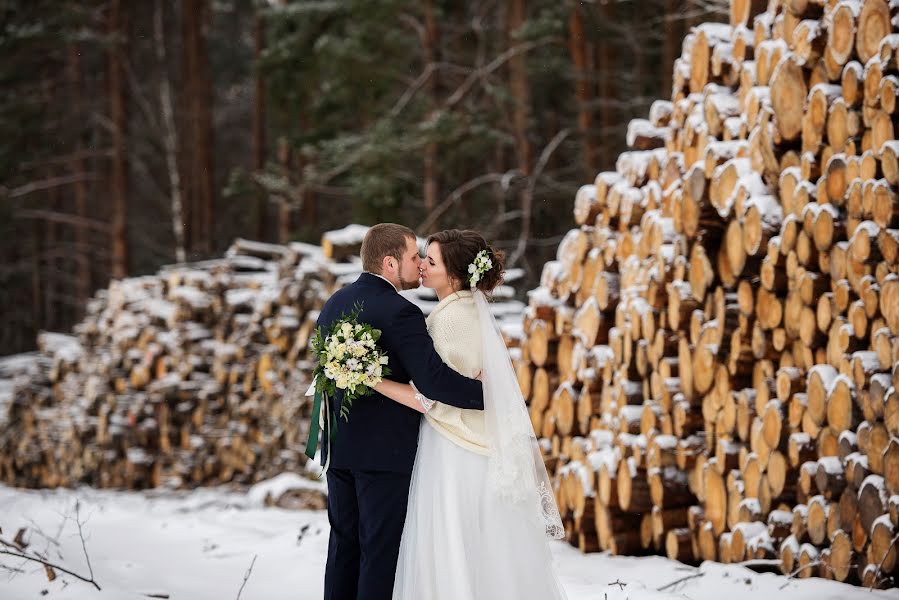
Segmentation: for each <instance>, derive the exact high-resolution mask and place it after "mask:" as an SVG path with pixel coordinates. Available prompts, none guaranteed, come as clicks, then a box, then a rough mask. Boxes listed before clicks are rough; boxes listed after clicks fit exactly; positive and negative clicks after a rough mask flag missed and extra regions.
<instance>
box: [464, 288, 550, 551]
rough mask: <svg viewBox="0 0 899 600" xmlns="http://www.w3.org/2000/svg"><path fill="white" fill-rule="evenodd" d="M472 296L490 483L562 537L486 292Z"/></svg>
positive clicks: (495, 489) (547, 480) (530, 430)
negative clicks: (479, 348) (477, 325)
mask: <svg viewBox="0 0 899 600" xmlns="http://www.w3.org/2000/svg"><path fill="white" fill-rule="evenodd" d="M474 298H475V304H476V305H477V307H478V318H479V319H478V320H479V322H480V327H481V340H482V345H483V360H484V366H483V375H482V379H483V382H484V416H485V421H486V427H487V436H488V439H489V440H490V454H489V456H488V467H487V468H488V471H487V472H488V482H489V485H490V487H491V489H492V490H493V491H494V492H495V493H497V494H498V495H499V496H500V498H502V499H503V500H505V501H508V502H511V503H516V504H517V503H529V504H531V506H533V509H534V511H533V515H534V520H535V522H536V523H537V524H538V525H541V526H542V527H543V528H544V530H545V532H546V535H547V536H549V537H551V538H555V539H559V538H562V537H564V536H565V529H564V527H563V526H562V518H561V516H560V515H559V508H558V506H557V505H556V499H555V496H554V495H553V487H552V482H551V481H550V479H549V475H548V474H547V472H546V466H545V465H544V464H543V456H542V454H541V452H540V445H539V443H538V442H537V436H536V435H535V434H534V428H533V426H532V425H531V419H530V417H529V415H528V410H527V407H526V406H525V402H524V397H523V396H522V395H521V389H520V388H519V387H518V379H517V378H516V377H515V370H514V369H513V368H512V363H511V361H510V359H509V351H508V350H507V348H506V345H505V343H504V342H503V338H502V335H501V334H500V332H499V327H498V325H497V323H496V320H495V319H494V318H493V314H492V313H491V312H490V307H489V305H488V303H487V298H486V296H484V293H483V292H481V291H480V290H475V292H474Z"/></svg>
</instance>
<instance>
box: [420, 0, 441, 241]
mask: <svg viewBox="0 0 899 600" xmlns="http://www.w3.org/2000/svg"><path fill="white" fill-rule="evenodd" d="M422 44H423V46H424V59H425V65H426V67H430V68H432V70H431V76H430V77H429V78H428V82H427V84H426V90H427V93H428V98H429V101H430V103H431V111H432V112H431V115H430V118H434V116H435V115H434V112H433V111H434V110H435V108H436V106H437V104H438V100H437V87H438V84H439V77H438V73H439V71H438V70H437V68H436V64H437V62H438V60H439V59H438V54H439V44H440V31H439V30H438V29H437V18H436V16H435V15H434V0H426V2H425V31H424V39H423V40H422ZM424 171H425V173H424V175H425V177H424V179H425V182H424V196H425V214H428V215H430V214H431V212H432V211H433V210H434V208H435V207H436V206H437V199H438V195H439V194H440V190H439V186H438V184H437V142H434V141H432V142H428V144H427V145H426V146H425V156H424ZM436 227H437V222H436V220H435V222H434V225H433V226H432V229H434V228H436ZM423 233H430V232H423Z"/></svg>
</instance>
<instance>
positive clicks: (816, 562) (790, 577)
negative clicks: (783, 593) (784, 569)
mask: <svg viewBox="0 0 899 600" xmlns="http://www.w3.org/2000/svg"><path fill="white" fill-rule="evenodd" d="M820 565H821V561H820V560H813V561H812V562H810V563H809V564H807V565H805V566H802V567H799V568H798V569H796V570H795V571H793V572H792V573H790V574H789V575H787V581H786V582H785V583H784V584H783V585H782V586H780V588H778V589H781V590H782V589H784V588H785V587H787V586H788V585H790V583H791V582H792V580H793V579H796V576H797V575H799V574H800V573H802V572H803V571H805V570H806V569H810V568H812V567H817V566H820Z"/></svg>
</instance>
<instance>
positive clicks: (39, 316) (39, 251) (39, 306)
mask: <svg viewBox="0 0 899 600" xmlns="http://www.w3.org/2000/svg"><path fill="white" fill-rule="evenodd" d="M43 227H44V224H43V223H42V222H41V221H40V220H39V219H35V220H34V225H33V234H32V240H31V241H32V252H31V315H32V326H33V331H32V332H31V333H37V331H38V330H40V329H41V328H42V327H43V326H44V318H43V313H44V309H43V307H44V299H43V285H41V283H42V282H41V280H42V277H41V256H43V254H44V245H43V239H44V231H43Z"/></svg>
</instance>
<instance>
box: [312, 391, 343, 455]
mask: <svg viewBox="0 0 899 600" xmlns="http://www.w3.org/2000/svg"><path fill="white" fill-rule="evenodd" d="M322 410H324V411H325V419H324V424H325V428H324V432H323V433H324V436H323V437H322V442H323V443H326V444H327V445H328V447H327V453H326V458H325V467H324V470H323V471H322V473H326V472H327V471H328V465H329V464H330V463H331V443H330V442H331V440H333V439H334V436H335V433H336V431H337V428H336V427H332V426H331V425H332V424H331V403H330V402H329V398H328V395H327V394H325V393H324V392H321V391H319V390H315V397H314V399H313V401H312V422H311V423H310V424H309V441H308V442H306V456H308V457H309V458H310V459H313V460H314V459H315V451H316V450H317V449H318V441H319V425H318V424H319V421H320V420H321V414H322ZM334 425H336V420H335V423H334Z"/></svg>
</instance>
